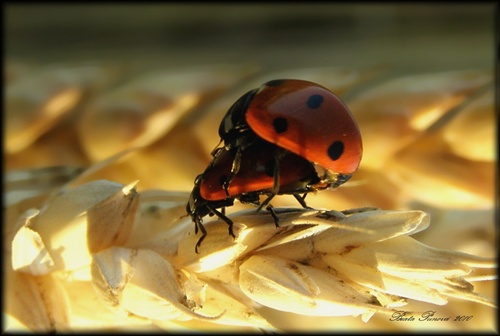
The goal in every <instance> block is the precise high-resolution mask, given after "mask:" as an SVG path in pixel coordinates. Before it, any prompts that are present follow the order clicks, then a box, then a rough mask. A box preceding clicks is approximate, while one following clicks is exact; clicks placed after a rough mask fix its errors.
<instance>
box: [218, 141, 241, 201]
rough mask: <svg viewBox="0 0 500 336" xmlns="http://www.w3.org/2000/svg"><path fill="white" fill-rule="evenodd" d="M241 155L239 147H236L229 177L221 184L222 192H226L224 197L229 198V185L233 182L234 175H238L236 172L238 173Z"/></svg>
mask: <svg viewBox="0 0 500 336" xmlns="http://www.w3.org/2000/svg"><path fill="white" fill-rule="evenodd" d="M241 153H242V150H241V148H240V147H238V149H237V150H236V154H235V156H234V159H233V164H232V166H231V172H229V175H228V176H227V178H226V180H225V181H224V183H223V184H222V188H224V191H225V192H226V197H229V191H228V188H229V184H230V183H231V181H232V180H233V178H234V176H235V175H236V174H238V172H239V171H240V164H241Z"/></svg>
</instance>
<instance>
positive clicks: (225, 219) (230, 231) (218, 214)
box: [207, 205, 236, 238]
mask: <svg viewBox="0 0 500 336" xmlns="http://www.w3.org/2000/svg"><path fill="white" fill-rule="evenodd" d="M207 208H208V210H210V211H211V212H212V213H214V214H215V215H216V216H217V217H219V218H220V219H222V220H223V221H224V222H226V223H227V225H229V228H228V230H229V234H230V235H231V236H232V237H233V238H236V236H235V235H234V232H233V224H234V223H233V221H232V220H231V219H229V217H227V216H226V215H224V214H223V213H222V212H220V211H219V210H217V209H215V208H212V207H210V206H208V205H207Z"/></svg>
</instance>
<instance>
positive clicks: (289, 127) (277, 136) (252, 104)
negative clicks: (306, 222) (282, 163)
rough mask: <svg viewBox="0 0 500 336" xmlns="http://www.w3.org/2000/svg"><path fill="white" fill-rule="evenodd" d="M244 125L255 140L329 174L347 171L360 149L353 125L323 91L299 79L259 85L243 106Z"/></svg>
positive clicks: (341, 107) (352, 167) (355, 163)
mask: <svg viewBox="0 0 500 336" xmlns="http://www.w3.org/2000/svg"><path fill="white" fill-rule="evenodd" d="M245 119H246V122H247V123H248V126H249V127H250V128H251V129H252V131H253V132H255V134H257V136H259V137H260V138H262V139H264V140H266V141H269V142H271V143H274V144H276V145H277V146H279V147H282V148H285V149H288V150H289V151H291V152H293V153H295V154H297V155H300V156H302V157H304V158H306V159H307V160H309V161H312V162H314V163H317V164H319V165H320V166H322V167H323V168H326V169H329V170H331V171H333V172H335V173H341V174H352V173H354V172H355V171H356V170H357V169H358V166H359V163H360V161H361V156H362V153H363V147H362V141H361V134H360V131H359V128H358V125H357V123H356V121H355V119H354V117H353V115H352V114H351V112H350V111H349V109H348V108H347V107H346V106H345V105H344V103H343V102H342V101H341V100H340V98H338V97H337V96H336V95H335V94H333V93H332V92H331V91H329V90H328V89H326V88H324V87H323V86H321V85H318V84H316V83H312V82H309V81H304V80H291V79H289V80H274V81H270V82H267V83H266V84H264V85H262V86H261V87H260V88H259V89H258V90H257V91H256V93H255V95H254V96H253V98H252V99H251V100H250V101H249V104H248V106H246V112H245Z"/></svg>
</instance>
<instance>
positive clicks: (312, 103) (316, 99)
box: [306, 94, 323, 109]
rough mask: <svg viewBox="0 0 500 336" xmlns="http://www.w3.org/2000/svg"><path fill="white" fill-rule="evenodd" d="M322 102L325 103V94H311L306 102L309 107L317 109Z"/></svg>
mask: <svg viewBox="0 0 500 336" xmlns="http://www.w3.org/2000/svg"><path fill="white" fill-rule="evenodd" d="M322 103H323V96H322V95H319V94H315V95H312V96H310V97H309V99H307V103H306V104H307V107H309V108H310V109H317V108H319V107H320V106H321V104H322Z"/></svg>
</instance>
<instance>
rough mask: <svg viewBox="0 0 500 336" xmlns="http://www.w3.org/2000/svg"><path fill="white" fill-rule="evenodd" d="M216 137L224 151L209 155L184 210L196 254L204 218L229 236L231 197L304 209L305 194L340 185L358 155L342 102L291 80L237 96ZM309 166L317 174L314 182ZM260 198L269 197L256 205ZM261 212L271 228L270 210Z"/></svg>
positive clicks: (359, 145) (352, 125) (320, 89)
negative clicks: (283, 201)
mask: <svg viewBox="0 0 500 336" xmlns="http://www.w3.org/2000/svg"><path fill="white" fill-rule="evenodd" d="M219 136H220V138H221V143H222V142H223V143H224V145H223V146H222V147H219V146H217V147H216V148H215V149H214V150H213V151H212V156H213V159H212V162H211V163H210V164H209V166H208V167H207V169H206V170H205V172H204V173H203V174H201V175H198V176H197V178H196V179H195V186H194V188H193V191H192V193H191V196H190V199H189V202H188V204H187V207H186V208H187V212H188V214H189V215H190V216H191V218H192V219H193V221H194V222H195V224H196V233H197V232H198V229H200V230H201V231H202V237H201V238H200V240H199V241H198V243H197V244H196V251H198V247H199V245H200V244H201V242H202V240H203V239H204V237H205V235H206V231H205V229H204V228H203V225H202V218H203V217H204V216H206V215H214V214H215V215H216V216H218V217H219V218H221V219H222V220H224V221H225V222H226V223H228V225H229V233H230V234H231V235H232V236H233V237H234V234H233V232H232V221H231V220H230V219H229V218H228V217H227V216H225V214H224V209H225V207H227V206H231V205H233V204H234V200H235V199H238V200H239V201H240V202H242V203H251V204H254V205H257V206H258V210H260V209H262V208H263V207H264V206H266V205H268V204H269V202H270V200H271V199H272V198H273V197H274V196H276V195H280V194H292V195H294V196H295V198H296V199H297V200H298V201H299V203H300V204H301V205H302V206H303V207H307V205H306V203H305V200H304V199H305V196H306V195H307V193H308V192H311V191H317V190H323V189H326V188H336V187H338V186H340V185H341V184H342V183H344V182H346V181H347V180H348V179H349V178H350V177H351V175H352V173H354V172H355V171H356V170H357V168H358V166H359V163H360V161H361V156H362V141H361V135H360V132H359V128H358V126H357V123H356V121H355V119H354V117H353V116H352V114H351V113H350V111H349V109H348V108H347V107H346V106H345V105H344V103H343V102H342V101H341V100H340V99H339V98H338V97H337V96H336V95H335V94H333V93H332V92H331V91H329V90H328V89H326V88H325V87H323V86H321V85H318V84H316V83H313V82H309V81H304V80H297V79H283V80H272V81H269V82H267V83H265V84H263V85H262V86H261V87H260V88H258V89H254V90H251V91H249V92H247V93H246V94H244V95H243V96H242V97H240V98H239V99H238V100H237V101H236V102H235V103H234V104H233V105H232V106H231V107H230V108H229V110H228V111H227V113H226V114H225V116H224V117H223V119H222V121H221V124H220V126H219ZM270 162H273V163H272V164H271V163H270ZM257 163H258V164H257ZM266 167H267V168H266ZM270 167H273V168H272V171H271V168H270ZM316 167H322V168H323V169H324V173H323V175H322V176H321V177H320V176H319V175H318V173H317V169H316ZM271 173H272V174H271ZM300 193H304V195H303V196H300V195H299V194H300ZM260 195H267V196H268V197H267V198H266V199H265V200H264V202H262V203H260V201H259V196H260ZM218 209H222V211H219V210H218ZM266 209H268V210H269V211H270V212H271V214H272V215H273V218H274V220H275V223H276V225H277V217H276V215H275V214H274V212H273V211H272V208H271V207H270V206H268V207H267V208H266Z"/></svg>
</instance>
